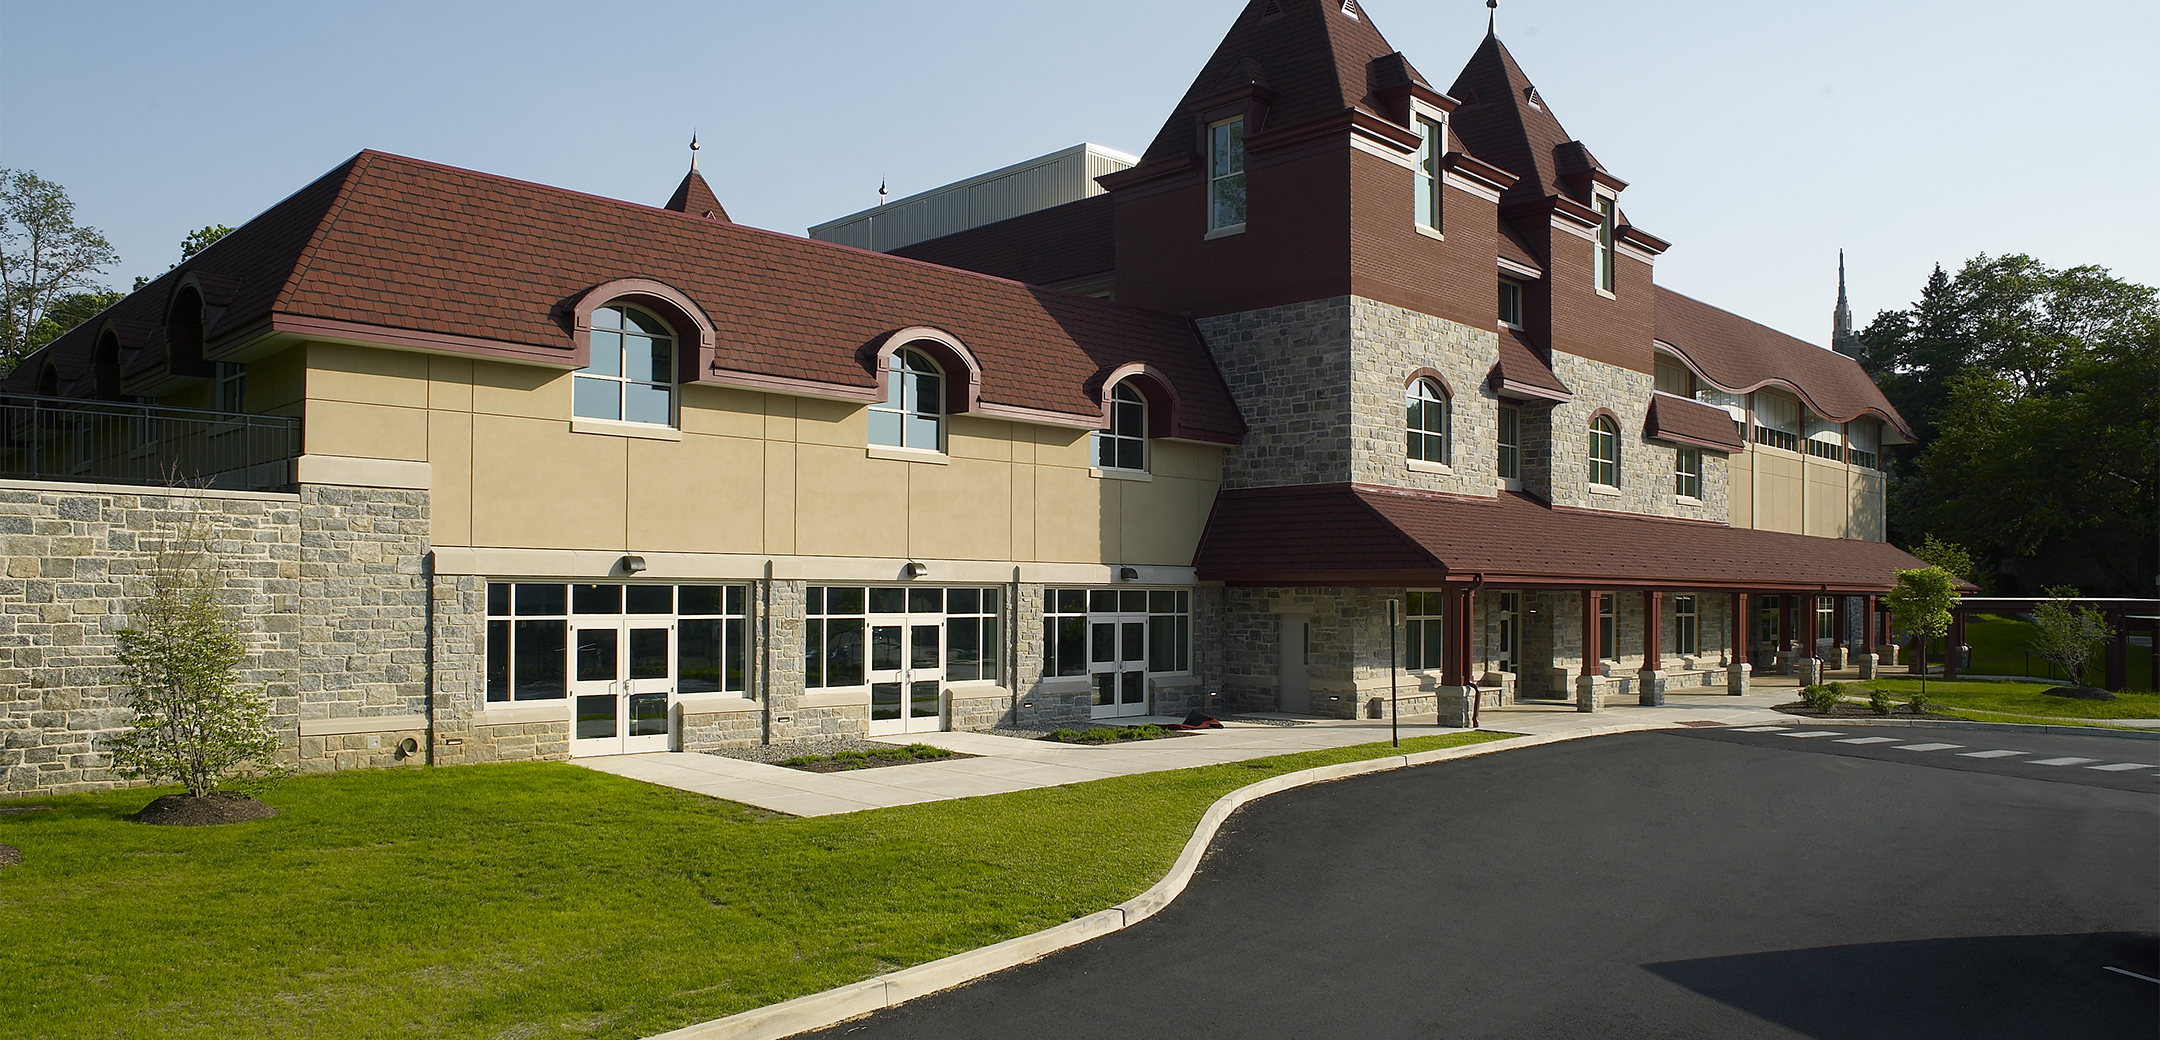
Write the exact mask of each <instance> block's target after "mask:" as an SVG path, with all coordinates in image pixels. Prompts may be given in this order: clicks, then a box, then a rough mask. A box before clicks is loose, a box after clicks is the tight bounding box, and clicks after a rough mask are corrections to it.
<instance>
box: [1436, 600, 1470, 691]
mask: <svg viewBox="0 0 2160 1040" xmlns="http://www.w3.org/2000/svg"><path fill="white" fill-rule="evenodd" d="M1442 597H1443V598H1442V599H1441V608H1440V609H1441V624H1442V626H1443V627H1444V628H1445V630H1446V632H1447V641H1446V644H1445V645H1444V646H1443V647H1442V648H1441V650H1440V683H1441V685H1443V686H1462V685H1464V683H1463V671H1464V668H1463V662H1464V661H1466V660H1468V657H1467V656H1466V655H1465V654H1464V653H1463V645H1462V644H1463V643H1464V642H1465V641H1466V640H1465V639H1464V636H1465V635H1466V634H1467V632H1468V629H1467V628H1466V626H1464V625H1463V623H1462V620H1463V619H1462V613H1463V610H1462V597H1461V596H1459V595H1457V594H1456V592H1455V590H1454V589H1453V588H1450V589H1448V590H1447V591H1446V592H1445V593H1443V594H1442Z"/></svg>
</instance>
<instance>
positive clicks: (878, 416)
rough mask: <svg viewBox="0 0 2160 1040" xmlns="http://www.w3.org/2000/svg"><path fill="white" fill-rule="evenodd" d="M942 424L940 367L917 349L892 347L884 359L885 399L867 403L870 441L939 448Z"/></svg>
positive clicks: (897, 446)
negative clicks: (895, 348)
mask: <svg viewBox="0 0 2160 1040" xmlns="http://www.w3.org/2000/svg"><path fill="white" fill-rule="evenodd" d="M944 427H945V372H944V370H943V369H940V368H939V367H938V366H937V362H935V361H932V360H930V358H929V357H928V356H927V355H925V354H924V353H923V352H921V351H919V350H912V349H907V348H902V349H900V350H895V351H893V352H892V354H891V355H889V356H888V357H887V358H886V359H885V399H884V400H883V401H880V402H878V403H877V404H874V405H871V406H870V443H872V444H879V445H883V446H885V447H889V448H920V449H922V450H924V451H942V450H944V447H945V440H944V433H945V429H944Z"/></svg>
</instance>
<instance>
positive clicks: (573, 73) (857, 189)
mask: <svg viewBox="0 0 2160 1040" xmlns="http://www.w3.org/2000/svg"><path fill="white" fill-rule="evenodd" d="M1364 6H1365V8H1366V10H1367V11H1368V13H1369V15H1370V17H1372V18H1373V19H1374V20H1375V21H1376V22H1377V23H1378V25H1379V26H1380V28H1381V30H1382V31H1383V32H1384V33H1386V34H1387V36H1388V39H1389V40H1390V41H1391V42H1393V43H1394V44H1395V46H1397V47H1399V48H1401V49H1402V50H1403V51H1404V52H1406V53H1407V54H1408V55H1409V56H1410V59H1411V61H1412V62H1413V63H1415V64H1416V65H1417V66H1418V68H1419V69H1420V70H1421V71H1422V72H1424V73H1425V75H1426V76H1427V78H1429V79H1431V80H1433V81H1434V82H1435V83H1436V84H1437V85H1440V86H1441V87H1443V88H1444V87H1445V86H1446V85H1447V84H1449V83H1451V82H1453V80H1454V77H1455V73H1456V72H1457V71H1458V70H1459V69H1460V68H1461V66H1462V64H1463V62H1465V61H1467V60H1468V58H1469V56H1470V53H1471V51H1472V50H1473V49H1474V48H1475V47H1476V46H1477V43H1478V41H1479V40H1480V39H1481V38H1482V37H1483V35H1484V32H1485V14H1486V12H1485V7H1484V5H1483V3H1482V2H1481V0H1369V2H1366V3H1365V4H1364ZM1241 7H1242V0H1176V2H1171V3H1166V2H1164V0H1091V2H1090V3H1088V4H1085V5H1076V4H1070V3H1057V4H1051V3H1041V2H1030V3H1013V2H1009V0H1007V2H990V0H944V2H940V3H927V2H912V3H906V2H883V3H865V2H852V0H848V2H841V0H830V2H820V0H809V2H803V0H797V2H793V3H753V2H749V0H725V2H720V3H712V2H703V3H697V2H635V0H618V2H616V3H611V4H567V3H555V2H537V0H536V2H522V3H460V2H455V0H453V2H442V0H436V2H431V3H415V2H409V0H375V2H371V3H366V4H357V3H345V4H328V3H309V2H294V0H285V2H280V3H263V2H255V3H247V2H217V0H211V2H201V3H184V4H183V3H169V2H161V3H150V2H139V3H116V2H107V0H66V2H58V0H36V2H33V0H0V166H6V167H13V168H27V169H32V170H36V171H37V172H38V173H40V174H41V175H43V176H45V177H48V178H51V179H54V180H57V181H59V182H61V183H62V184H64V185H66V186H67V188H68V190H69V192H70V193H71V194H72V195H73V197H74V199H75V202H76V208H77V218H78V219H79V220H80V221H82V222H84V223H87V224H90V225H93V226H96V227H98V228H100V229H102V230H104V231H105V233H106V234H107V235H108V236H109V237H110V238H111V239H112V241H113V244H114V245H115V246H116V247H118V249H119V250H120V254H121V257H122V260H123V263H122V265H121V266H120V267H119V268H118V269H116V270H114V271H113V272H112V274H111V276H110V279H109V281H110V282H111V283H112V284H113V285H116V286H125V285H127V284H128V283H129V282H130V280H131V279H132V278H133V276H135V275H138V274H154V273H156V272H158V271H162V270H164V269H165V267H166V266H167V265H168V264H170V263H171V262H173V261H174V260H176V259H178V256H179V243H180V240H181V238H182V237H183V236H184V235H185V234H186V232H187V231H188V230H189V229H190V228H195V227H200V226H202V225H205V224H211V223H226V224H239V223H241V222H243V221H245V220H247V219H248V218H250V217H252V216H254V215H255V214H257V213H259V212H261V211H262V210H263V209H265V208H266V207H268V206H270V205H272V204H274V203H275V202H277V201H278V200H279V199H280V198H283V197H284V196H285V195H287V194H290V193H291V192H293V191H294V190H296V189H298V188H299V187H300V186H301V185H303V184H305V183H307V182H308V181H310V180H312V179H314V178H315V177H317V176H319V175H320V174H322V173H323V172H324V171H325V170H328V169H329V168H330V167H332V166H334V165H336V164H337V163H338V162H340V161H342V160H344V159H345V158H346V157H348V156H350V155H352V154H353V153H354V152H356V151H359V150H360V149H362V148H379V149H383V150H385V151H391V152H397V153H401V154H405V155H411V156H416V157H420V158H424V159H430V160H434V161H437V162H443V163H449V164H452V165H456V166H464V167H470V168H473V169H478V170H484V171H487V172H490V173H497V174H503V175H507V176H512V177H518V178H522V179H526V180H533V181H539V182H542V183H546V184H554V185H560V186H562V187H566V188H573V189H577V190H580V191H587V192H592V193H595V194H600V195H608V196H613V197H617V198H625V199H635V200H641V201H646V202H651V203H655V204H657V203H659V202H662V201H664V200H665V199H666V198H667V196H668V193H669V192H670V191H672V190H673V188H674V186H675V183H676V181H677V180H678V179H679V178H680V177H681V176H682V172H683V169H684V167H685V163H686V160H687V158H688V154H687V152H686V151H685V149H684V145H685V144H686V143H687V140H688V138H689V136H690V132H691V130H692V128H696V129H697V130H698V131H699V132H700V133H701V134H702V135H703V138H704V141H705V144H706V148H705V150H704V152H703V159H702V161H701V166H702V167H703V169H704V170H705V171H706V174H707V177H708V178H709V179H710V180H711V181H712V183H713V187H714V189H715V191H717V192H718V193H719V195H720V197H721V200H722V201H723V202H724V203H725V204H726V205H727V207H728V210H729V212H730V213H731V214H732V215H733V216H734V217H735V218H736V219H737V220H739V221H741V222H743V223H747V224H754V225H757V226H760V227H767V228H773V229H776V230H782V231H787V232H791V233H795V234H801V233H802V232H803V230H804V229H805V228H806V227H808V226H809V225H810V224H813V223H817V222H819V221H822V220H825V219H829V218H831V217H835V216H839V215H842V214H844V213H847V212H850V211H853V210H855V209H859V208H861V207H863V206H867V205H870V204H872V203H874V202H875V201H876V194H875V193H876V190H877V185H878V182H879V180H880V178H890V180H891V183H892V188H893V191H894V193H895V195H896V196H898V195H904V194H907V193H910V192H914V191H918V190H921V189H924V188H929V187H934V186H936V185H938V184H941V183H944V182H946V181H949V180H954V179H957V178H960V177H964V176H967V175H970V174H973V173H979V172H982V171H985V170H988V169H992V168H994V167H997V166H1001V165H1005V164H1008V163H1011V162H1015V161H1018V160H1020V159H1025V158H1028V157H1031V156H1034V155H1037V154H1040V153H1043V152H1048V151H1052V150H1054V149H1057V148H1061V147H1065V146H1067V145H1071V144H1076V143H1078V142H1080V141H1084V140H1086V141H1095V142H1098V143H1101V144H1105V145H1109V146H1112V147H1116V148H1122V149H1125V150H1128V151H1138V150H1140V149H1142V148H1145V147H1146V145H1147V143H1148V141H1149V140H1150V139H1151V138H1152V137H1153V136H1154V133H1155V131H1156V129H1157V128H1158V127H1160V126H1161V124H1162V121H1163V119H1164V118H1165V117H1166V116H1167V115H1168V113H1169V110H1170V107H1171V106H1172V105H1174V104H1176V102H1177V100H1178V98H1179V97H1180V96H1181V95H1182V93H1183V92H1184V89H1185V87H1186V86H1187V84H1188V83H1189V81H1190V79H1191V77H1192V76H1193V75H1194V74H1196V73H1197V72H1198V71H1199V67H1200V65H1201V63H1202V62H1203V61H1204V60H1206V58H1207V55H1208V54H1209V53H1210V52H1211V51H1212V50H1213V48H1214V46H1215V44H1216V42H1217V41H1218V40H1220V38H1221V36H1222V34H1223V32H1224V31H1225V30H1226V29H1227V28H1228V26H1229V24H1230V21H1231V19H1232V17H1233V16H1234V15H1235V14H1236V12H1237V11H1238V10H1240V9H1241ZM1076 12H1077V13H1076ZM1500 30H1501V38H1502V39H1504V40H1506V41H1507V43H1508V45H1509V47H1510V48H1511V49H1512V50H1513V51H1514V53H1515V55H1516V57H1517V58H1518V59H1519V60H1520V61H1521V62H1522V63H1523V65H1524V67H1525V69H1526V70H1527V71H1528V73H1529V74H1530V76H1531V78H1532V80H1533V81H1534V82H1536V83H1537V84H1538V87H1539V90H1540V91H1541V92H1542V93H1543V95H1544V96H1545V98H1546V100H1547V101H1548V102H1549V103H1550V104H1551V105H1552V106H1553V110H1554V111H1555V112H1556V113H1557V114H1558V115H1559V116H1560V119H1561V121H1562V122H1563V124H1564V125H1565V126H1566V127H1567V129H1568V131H1569V132H1570V133H1572V134H1573V135H1575V136H1576V137H1577V138H1579V139H1581V140H1583V141H1585V142H1586V143H1587V144H1589V146H1590V148H1591V149H1592V151H1594V152H1595V153H1596V154H1597V156H1598V158H1599V159H1600V161H1602V162H1603V163H1604V164H1605V165H1606V166H1607V167H1608V168H1609V169H1611V170H1612V171H1613V172H1614V173H1615V174H1616V175H1618V176H1620V177H1622V178H1624V179H1626V180H1628V181H1629V182H1630V183H1631V185H1632V187H1630V188H1629V190H1628V191H1627V193H1626V194H1625V195H1624V196H1623V197H1622V204H1623V205H1624V206H1625V207H1626V209H1627V211H1628V214H1629V216H1630V217H1631V218H1632V219H1633V220H1634V221H1635V222H1636V223H1637V224H1639V225H1641V226H1642V227H1644V228H1646V229H1648V230H1649V231H1651V232H1653V233H1655V234H1658V235H1660V236H1663V237H1665V238H1668V239H1670V240H1671V241H1672V242H1673V243H1674V246H1673V249H1672V251H1671V252H1669V253H1667V254H1666V255H1665V257H1664V258H1663V259H1662V260H1660V261H1659V263H1658V280H1659V281H1660V282H1661V283H1663V284H1665V285H1667V286H1669V287H1672V288H1674V289H1677V290H1679V291H1681V292H1685V293H1689V294H1691V295H1695V296H1699V297H1702V298H1704V299H1707V300H1709V301H1711V302H1714V303H1717V304H1719V305H1722V306H1724V307H1727V308H1729V309H1732V310H1736V311H1739V312H1740V313H1743V314H1746V315H1748V316H1749V317H1753V318H1755V319H1757V320H1759V321H1763V322H1766V323H1768V324H1771V325H1774V326H1777V327H1779V328H1782V329H1785V330H1787V331H1789V332H1792V333H1794V334H1797V335H1800V336H1803V337H1805V338H1808V339H1810V340H1813V341H1815V342H1818V343H1821V342H1826V341H1827V338H1828V328H1829V320H1830V311H1831V306H1832V303H1833V301H1834V297H1835V293H1836V270H1835V265H1836V262H1837V250H1838V249H1839V248H1840V247H1844V248H1846V249H1847V250H1849V251H1850V255H1851V260H1850V263H1851V270H1852V282H1853V285H1852V292H1853V303H1854V309H1855V311H1856V312H1857V313H1858V315H1859V321H1860V322H1861V323H1863V324H1864V323H1865V322H1866V320H1867V319H1868V318H1869V317H1871V316H1873V314H1874V313H1875V312H1876V311H1877V310H1878V309H1882V308H1889V307H1898V306H1903V305H1904V304H1905V303H1907V302H1908V301H1910V300H1911V299H1913V298H1914V297H1915V296H1916V295H1917V294H1918V291H1919V288H1920V285H1921V283H1922V281H1923V280H1924V279H1925V277H1926V275H1927V272H1928V269H1929V267H1930V265H1932V264H1933V263H1935V262H1937V261H1941V262H1943V263H1944V264H1945V265H1949V266H1953V267H1954V266H1955V265H1956V264H1957V263H1959V262H1962V261H1963V260H1964V259H1966V258H1968V257H1971V256H1973V255H1974V254H1977V253H1981V252H1988V253H2003V252H2028V253H2032V254H2034V255H2036V256H2038V257H2040V258H2041V259H2042V260H2043V261H2046V262H2048V263H2050V264H2054V265H2056V266H2066V265H2070V264H2077V263H2097V264H2101V265H2104V266H2107V267H2111V268H2113V269H2114V270H2115V272H2116V273H2117V274H2119V275H2122V276H2124V277H2128V278H2132V279H2135V280H2138V281H2142V282H2145V283H2147V284H2154V283H2160V206H2156V205H2155V204H2154V203H2153V201H2152V199H2151V198H2150V195H2151V192H2150V190H2149V188H2148V184H2149V182H2150V181H2151V180H2152V176H2153V171H2154V170H2156V169H2160V144H2156V138H2160V133H2156V129H2160V117H2156V116H2155V114H2154V104H2155V102H2156V100H2160V71H2156V70H2160V59H2156V58H2155V57H2154V55H2155V52H2156V49H2160V4H2155V3H2153V2H2152V0H2068V2H2055V3H2046V4H2036V3H2009V2H2003V0H1938V2H1932V3H1920V2H1910V0H1872V2H1858V0H1818V2H1814V3H1807V4H1796V3H1780V4H1769V3H1734V2H1732V0H1721V2H1662V3H1629V4H1612V3H1588V2H1581V0H1503V3H1502V7H1501V10H1500Z"/></svg>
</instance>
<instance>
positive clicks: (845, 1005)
mask: <svg viewBox="0 0 2160 1040" xmlns="http://www.w3.org/2000/svg"><path fill="white" fill-rule="evenodd" d="M1670 728H1672V726H1670V725H1669V724H1663V723H1653V722H1627V723H1616V724H1613V725H1609V726H1597V727H1593V728H1591V729H1584V730H1577V731H1574V732H1569V733H1551V734H1545V735H1542V736H1526V737H1515V738H1512V739H1508V740H1494V741H1488V742H1486V743H1483V744H1472V745H1469V746H1467V747H1453V748H1441V749H1439V750H1437V751H1419V752H1415V753H1413V754H1408V755H1388V756H1386V757H1384V758H1371V759H1366V760H1365V761H1362V762H1343V763H1339V764H1337V765H1332V766H1317V767H1315V768H1312V769H1303V770H1299V771H1298V772H1295V773H1285V774H1284V775H1282V776H1271V777H1269V778H1267V779H1265V780H1262V781H1259V782H1258V783H1253V784H1247V785H1246V786H1244V787H1240V788H1238V789H1237V790H1235V791H1232V792H1230V793H1229V794H1226V795H1223V796H1222V797H1221V798H1217V799H1216V800H1215V804H1213V805H1210V806H1208V809H1207V812H1205V813H1202V814H1201V816H1200V823H1199V825H1198V826H1197V827H1195V828H1194V829H1193V834H1192V837H1190V838H1188V839H1186V841H1185V849H1184V851H1182V852H1180V853H1179V854H1178V858H1177V861H1176V862H1175V863H1173V864H1171V866H1170V872H1169V873H1168V874H1165V875H1164V876H1163V879H1162V880H1161V881H1157V882H1156V883H1155V884H1154V886H1153V887H1151V888H1149V889H1148V890H1147V891H1145V892H1142V893H1140V894H1139V895H1137V896H1134V897H1132V898H1131V899H1128V900H1126V901H1124V902H1122V903H1119V904H1118V905H1116V906H1113V907H1111V908H1110V909H1108V910H1103V911H1099V912H1097V913H1092V914H1089V915H1088V916H1086V917H1082V918H1080V919H1078V920H1074V921H1067V922H1065V923H1064V924H1061V925H1056V926H1054V927H1050V928H1045V929H1043V930H1042V931H1039V932H1035V933H1032V934H1029V935H1023V936H1020V937H1019V938H1016V939H1007V940H1005V941H1004V942H1001V943H994V944H992V945H989V946H984V947H981V948H979V949H974V950H969V951H967V952H965V953H956V954H953V955H952V956H950V957H943V958H940V959H938V960H934V961H930V962H928V963H925V964H918V965H916V966H914V967H912V968H902V969H901V970H899V971H895V972H891V973H889V974H885V975H879V976H877V977H875V978H869V979H864V980H863V981H861V982H856V983H852V984H850V985H846V986H840V987H838V988H835V989H829V990H826V991H825V992H823V993H812V994H810V995H809V996H805V997H796V998H795V999H793V1000H787V1001H782V1002H780V1003H778V1004H770V1005H767V1006H765V1007H761V1008H752V1009H751V1010H749V1011H743V1012H738V1013H736V1014H733V1015H729V1016H728V1017H726V1018H716V1019H713V1020H712V1021H709V1022H700V1023H698V1024H696V1025H690V1026H684V1027H682V1028H681V1029H675V1030H670V1031H669V1032H665V1033H660V1034H657V1035H655V1036H653V1037H650V1038H649V1040H780V1038H782V1037H789V1036H794V1035H795V1034H797V1033H804V1032H808V1031H810V1030H812V1029H823V1028H825V1027H826V1026H831V1025H838V1024H840V1023H841V1022H845V1021H847V1020H848V1019H851V1018H859V1017H861V1016H863V1015H867V1014H869V1013H871V1012H873V1011H879V1010H882V1009H884V1008H888V1007H893V1006H896V1005H899V1004H904V1003H907V1002H908V1001H910V1000H914V999H915V998H917V997H925V996H929V995H930V994H932V993H937V992H939V991H942V990H948V989H952V988H953V987H955V986H960V985H963V984H965V983H969V982H973V981H975V980H976V979H979V978H982V977H983V976H985V975H991V974H995V973H997V972H1000V971H1004V970H1005V969H1007V968H1016V967H1019V966H1020V965H1022V964H1026V963H1028V962H1029V961H1034V960H1039V959H1041V958H1042V957H1045V956H1047V955H1049V954H1052V953H1056V952H1057V951H1059V950H1062V949H1065V948H1066V947H1068V946H1078V945H1080V944H1081V943H1084V942H1087V941H1088V940H1090V939H1094V938H1097V937H1099V936H1103V935H1108V934H1110V933H1111V932H1115V931H1118V930H1120V929H1124V928H1130V927H1132V926H1133V925H1136V924H1139V923H1140V922H1141V921H1145V920H1147V919H1148V918H1150V917H1153V916H1155V915H1156V914H1158V913H1160V912H1162V910H1163V909H1164V908H1165V907H1168V906H1169V905H1170V903H1171V901H1173V900H1175V899H1176V898H1177V897H1178V895H1179V894H1180V893H1183V892H1184V891H1185V886H1186V884H1187V883H1189V882H1191V881H1192V878H1193V874H1194V873H1195V872H1197V871H1198V870H1199V869H1200V860H1201V859H1202V858H1203V857H1205V856H1206V855H1207V849H1208V846H1209V845H1210V844H1211V843H1213V842H1214V840H1215V834H1216V832H1217V831H1219V830H1221V829H1222V825H1223V822H1224V821H1226V820H1228V819H1229V818H1230V814H1231V813H1234V812H1236V811H1237V810H1238V809H1239V808H1240V807H1242V806H1244V805H1245V804H1246V803H1248V802H1253V801H1257V800H1259V799H1261V798H1265V797H1267V796H1268V795H1271V794H1276V793H1278V792H1281V791H1288V790H1292V789H1295V788H1299V787H1306V786H1309V785H1311V784H1319V783H1326V782H1327V781H1330V780H1343V779H1347V778H1349V777H1353V776H1365V775H1368V774H1371V773H1385V772H1390V771H1392V770H1396V769H1408V768H1410V767H1412V766H1422V765H1431V764H1432V763H1435V762H1446V761H1450V760H1453V759H1458V758H1473V757H1476V756H1478V755H1490V754H1494V753H1497V752H1501V751H1513V750H1516V749H1517V748H1526V747H1537V746H1539V745H1543V744H1557V743H1560V742H1561V741H1566V740H1581V739H1583V738H1586V737H1602V736H1609V735H1611V734H1615V733H1634V732H1641V731H1646V730H1656V729H1670Z"/></svg>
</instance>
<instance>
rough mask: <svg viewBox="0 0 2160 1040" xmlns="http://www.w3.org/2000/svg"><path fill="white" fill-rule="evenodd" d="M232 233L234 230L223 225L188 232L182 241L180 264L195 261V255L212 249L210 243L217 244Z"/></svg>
mask: <svg viewBox="0 0 2160 1040" xmlns="http://www.w3.org/2000/svg"><path fill="white" fill-rule="evenodd" d="M232 233H233V229H231V228H229V227H226V226H225V225H223V224H212V225H210V226H208V227H199V228H196V229H195V230H193V231H190V232H188V234H187V237H186V238H184V239H181V240H180V264H184V263H187V262H188V261H189V260H192V259H194V257H195V254H197V253H200V252H202V251H203V250H205V249H208V248H210V243H212V242H215V241H217V240H218V239H221V238H224V237H225V236H226V235H230V234H232ZM180 264H174V265H173V267H178V266H180ZM168 270H170V268H168Z"/></svg>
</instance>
